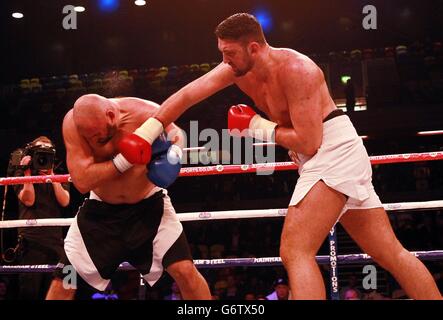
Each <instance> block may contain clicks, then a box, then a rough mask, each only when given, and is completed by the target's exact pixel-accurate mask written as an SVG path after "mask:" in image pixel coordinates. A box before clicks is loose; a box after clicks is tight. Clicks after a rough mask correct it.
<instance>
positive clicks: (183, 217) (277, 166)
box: [0, 144, 443, 300]
mask: <svg viewBox="0 0 443 320" xmlns="http://www.w3.org/2000/svg"><path fill="white" fill-rule="evenodd" d="M263 145H267V144H263ZM260 146H261V145H260ZM191 149H192V148H190V149H189V150H188V151H198V150H200V147H199V148H197V149H198V150H191ZM434 160H443V152H441V151H437V152H425V153H409V154H394V155H381V156H373V157H370V161H371V164H373V165H377V164H392V163H408V162H418V161H434ZM297 168H298V166H297V165H296V164H295V163H293V162H278V163H259V164H251V165H216V166H204V167H187V168H182V169H181V171H180V176H181V177H187V176H188V177H189V176H208V175H222V174H242V173H255V172H260V171H261V172H263V171H284V170H295V169H297ZM53 182H72V181H71V178H70V175H69V174H65V175H48V176H29V177H10V178H0V185H14V184H23V183H53ZM383 206H384V208H385V209H386V210H387V211H407V210H417V209H425V210H430V209H438V208H443V200H436V201H427V202H404V203H390V204H383ZM286 213H287V209H265V210H232V211H213V212H189V213H181V214H178V217H179V219H180V221H202V220H220V219H247V218H275V217H282V216H285V215H286ZM73 220H74V218H69V219H36V220H8V221H0V229H1V228H16V227H44V226H69V225H70V224H71V223H72V221H73ZM336 243H337V239H336V235H335V226H334V227H333V228H332V230H331V232H330V235H329V245H330V254H329V255H327V256H317V257H316V259H317V262H318V263H319V264H329V266H330V272H331V275H330V280H331V297H332V299H333V300H336V299H339V298H338V277H337V274H336V270H337V264H361V263H368V262H371V261H372V258H371V257H370V256H369V255H367V254H348V255H336V251H337V249H336ZM411 253H412V254H414V255H415V256H416V257H418V258H420V259H421V260H427V261H433V260H441V259H442V258H443V250H434V251H418V252H411ZM194 263H195V264H196V266H197V267H201V268H223V267H240V266H242V267H259V266H280V265H282V262H281V259H280V258H279V257H263V258H233V259H212V260H195V261H194ZM56 267H57V266H56V265H15V266H14V265H4V266H0V274H2V273H17V272H52V271H54V270H55V268H56ZM119 270H135V269H134V268H133V267H132V266H130V265H129V264H128V263H123V264H121V265H120V267H119Z"/></svg>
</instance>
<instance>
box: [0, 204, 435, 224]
mask: <svg viewBox="0 0 443 320" xmlns="http://www.w3.org/2000/svg"><path fill="white" fill-rule="evenodd" d="M383 207H384V208H385V210H386V211H396V212H399V211H409V210H418V209H423V210H432V209H439V208H443V200H435V201H424V202H399V203H385V204H383ZM287 211H288V209H283V208H282V209H261V210H229V211H201V212H186V213H177V216H178V218H179V220H180V221H182V222H183V221H204V220H206V221H209V220H228V219H251V218H278V217H284V216H286V213H287ZM73 221H74V218H53V219H33V220H6V221H0V229H6V228H28V227H68V226H70V225H71V223H72V222H73Z"/></svg>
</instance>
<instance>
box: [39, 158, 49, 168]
mask: <svg viewBox="0 0 443 320" xmlns="http://www.w3.org/2000/svg"><path fill="white" fill-rule="evenodd" d="M37 162H38V164H39V165H40V166H42V167H45V166H46V165H47V164H48V159H47V158H46V157H44V156H39V157H38V158H37Z"/></svg>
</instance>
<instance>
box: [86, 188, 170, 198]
mask: <svg viewBox="0 0 443 320" xmlns="http://www.w3.org/2000/svg"><path fill="white" fill-rule="evenodd" d="M160 190H163V193H164V194H165V195H167V194H168V191H167V190H166V189H163V188H160V187H157V186H155V187H154V188H152V190H151V191H149V192H148V194H147V195H146V196H145V197H144V198H143V199H147V198H149V197H150V196H152V195H153V194H154V193H156V192H158V191H160ZM89 199H91V200H97V201H103V200H102V199H100V197H99V196H98V195H97V194H96V193H95V192H94V191H92V190H91V192H90V193H89Z"/></svg>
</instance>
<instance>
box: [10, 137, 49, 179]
mask: <svg viewBox="0 0 443 320" xmlns="http://www.w3.org/2000/svg"><path fill="white" fill-rule="evenodd" d="M26 156H31V162H30V163H29V164H28V165H20V162H21V160H22V159H23V158H24V157H26ZM54 160H55V148H54V147H52V146H51V147H48V146H39V145H33V144H27V145H26V146H25V147H24V148H19V149H17V150H14V151H13V152H12V153H11V156H10V158H9V164H8V173H7V174H8V177H12V176H14V175H16V171H17V170H23V171H24V170H26V169H28V168H29V169H31V171H33V172H37V171H39V170H48V169H51V168H52V167H53V166H54Z"/></svg>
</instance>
